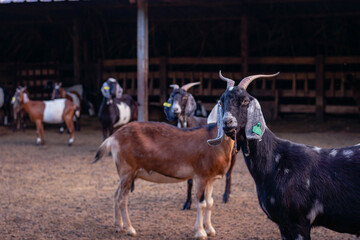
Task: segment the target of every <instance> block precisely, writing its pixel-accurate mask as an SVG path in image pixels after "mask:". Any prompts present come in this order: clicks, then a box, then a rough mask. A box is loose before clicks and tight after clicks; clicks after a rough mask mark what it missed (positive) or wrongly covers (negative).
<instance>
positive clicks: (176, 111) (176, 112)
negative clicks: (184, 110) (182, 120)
mask: <svg viewBox="0 0 360 240" xmlns="http://www.w3.org/2000/svg"><path fill="white" fill-rule="evenodd" d="M172 111H173V113H174V114H176V115H179V114H180V113H181V108H180V106H179V104H175V105H174V107H173V109H172Z"/></svg>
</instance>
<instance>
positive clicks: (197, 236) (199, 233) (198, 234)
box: [195, 229, 207, 239]
mask: <svg viewBox="0 0 360 240" xmlns="http://www.w3.org/2000/svg"><path fill="white" fill-rule="evenodd" d="M195 239H207V234H206V232H205V230H204V229H199V230H197V231H196V233H195Z"/></svg>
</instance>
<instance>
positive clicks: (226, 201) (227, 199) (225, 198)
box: [222, 194, 229, 203]
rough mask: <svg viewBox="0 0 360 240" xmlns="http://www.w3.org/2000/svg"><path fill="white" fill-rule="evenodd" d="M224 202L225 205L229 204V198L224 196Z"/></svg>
mask: <svg viewBox="0 0 360 240" xmlns="http://www.w3.org/2000/svg"><path fill="white" fill-rule="evenodd" d="M222 202H223V203H228V202H229V196H228V195H225V194H224V195H223V200H222Z"/></svg>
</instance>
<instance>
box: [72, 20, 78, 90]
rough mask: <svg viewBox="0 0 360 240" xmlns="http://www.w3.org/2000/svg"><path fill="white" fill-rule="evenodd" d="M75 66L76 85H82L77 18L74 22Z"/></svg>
mask: <svg viewBox="0 0 360 240" xmlns="http://www.w3.org/2000/svg"><path fill="white" fill-rule="evenodd" d="M72 40H73V64H74V83H75V84H78V83H80V56H79V53H80V52H79V20H78V18H76V17H75V19H74V22H73V35H72Z"/></svg>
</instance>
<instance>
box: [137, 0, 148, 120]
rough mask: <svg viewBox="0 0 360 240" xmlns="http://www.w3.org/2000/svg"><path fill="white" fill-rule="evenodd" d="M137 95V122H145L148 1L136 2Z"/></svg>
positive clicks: (146, 104) (146, 112)
mask: <svg viewBox="0 0 360 240" xmlns="http://www.w3.org/2000/svg"><path fill="white" fill-rule="evenodd" d="M137 6H138V11H137V83H138V85H137V93H138V96H137V97H138V99H137V100H138V103H139V107H138V121H147V120H148V116H149V112H148V111H149V110H148V74H149V50H148V49H149V48H148V43H149V37H148V36H149V34H148V0H138V1H137Z"/></svg>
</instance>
